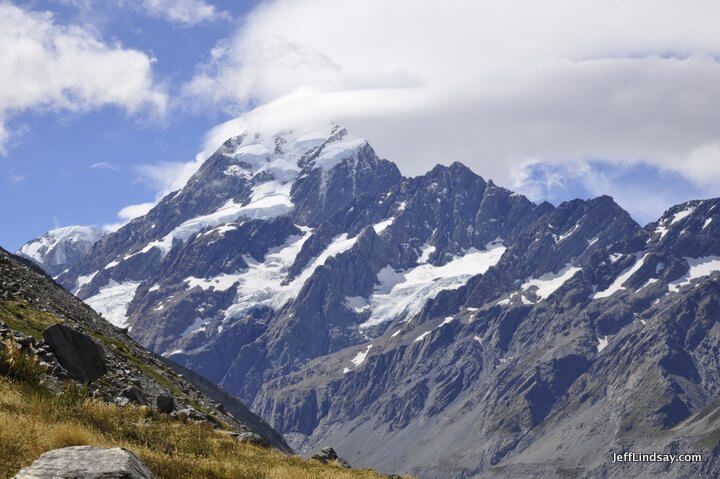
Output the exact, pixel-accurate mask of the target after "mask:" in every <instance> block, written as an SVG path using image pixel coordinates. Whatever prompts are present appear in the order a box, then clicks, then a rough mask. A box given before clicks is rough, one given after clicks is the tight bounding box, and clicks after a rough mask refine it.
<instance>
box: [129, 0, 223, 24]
mask: <svg viewBox="0 0 720 479" xmlns="http://www.w3.org/2000/svg"><path fill="white" fill-rule="evenodd" d="M142 7H143V9H144V10H145V11H146V12H147V13H149V14H150V15H152V16H155V17H160V18H164V19H165V20H167V21H169V22H172V23H180V24H184V25H195V24H198V23H202V22H207V21H212V20H217V19H218V18H224V17H225V16H226V15H225V14H224V13H222V12H220V11H218V10H217V9H216V8H215V6H213V5H211V4H209V3H207V2H205V1H203V0H142Z"/></svg>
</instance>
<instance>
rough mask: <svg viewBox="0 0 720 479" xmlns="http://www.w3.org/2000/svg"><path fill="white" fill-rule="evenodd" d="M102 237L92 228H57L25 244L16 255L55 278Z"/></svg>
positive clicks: (97, 230) (101, 233)
mask: <svg viewBox="0 0 720 479" xmlns="http://www.w3.org/2000/svg"><path fill="white" fill-rule="evenodd" d="M102 235H103V232H102V230H101V229H99V228H95V227H92V226H67V227H65V228H57V229H54V230H50V231H48V232H47V233H45V234H44V235H43V236H41V237H40V238H37V239H34V240H32V241H29V242H27V243H25V244H24V245H23V246H22V247H21V248H20V249H19V250H18V251H17V254H18V255H20V256H24V257H25V258H28V259H30V260H32V261H34V262H35V263H37V264H38V265H39V266H40V267H42V268H43V269H44V270H45V271H46V272H48V273H49V274H50V275H51V276H57V275H58V274H60V273H61V272H62V271H63V270H65V269H67V268H68V267H70V266H72V265H73V264H75V263H77V262H78V261H79V260H80V258H82V257H83V256H85V255H86V254H87V253H88V252H89V251H90V248H92V246H93V245H94V244H95V243H97V242H98V240H99V239H100V238H101V237H102Z"/></svg>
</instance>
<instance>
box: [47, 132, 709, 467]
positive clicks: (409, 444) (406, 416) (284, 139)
mask: <svg viewBox="0 0 720 479" xmlns="http://www.w3.org/2000/svg"><path fill="white" fill-rule="evenodd" d="M718 203H720V201H719V200H707V201H697V202H690V203H687V204H683V205H678V206H676V207H674V208H672V209H670V210H669V211H668V212H667V213H666V214H665V215H664V216H663V217H662V218H661V219H660V220H659V221H658V222H655V223H653V224H650V225H648V226H647V227H645V228H642V227H640V226H639V225H637V224H636V223H635V222H634V221H633V220H632V218H630V216H629V215H628V214H627V213H626V212H625V211H624V210H623V209H622V208H620V207H619V206H618V205H617V204H615V203H614V201H613V200H612V199H611V198H609V197H600V198H596V199H593V200H587V201H585V200H575V201H570V202H566V203H563V204H561V205H559V206H557V207H554V206H553V205H550V204H549V203H541V204H534V203H532V202H530V201H529V200H527V199H526V198H525V197H523V196H522V195H518V194H514V193H512V192H511V191H508V190H506V189H504V188H501V187H498V186H496V185H495V184H493V182H492V181H486V180H484V179H483V178H481V177H479V176H477V175H476V174H475V173H473V172H472V171H470V170H469V169H468V168H466V167H465V166H463V165H461V164H458V163H454V164H452V165H450V166H437V167H435V168H434V169H433V170H431V171H429V172H428V173H426V174H425V175H422V176H419V177H416V178H404V177H402V176H401V175H400V173H399V172H398V170H397V168H396V167H395V166H394V165H393V164H392V163H390V162H388V161H386V160H382V159H380V158H378V157H377V155H376V154H375V153H374V151H373V150H372V148H371V147H370V146H369V145H368V144H367V142H365V141H364V140H362V139H359V138H356V137H353V136H352V135H350V134H349V133H348V132H347V131H345V130H344V129H343V128H341V127H337V126H336V127H333V128H332V129H329V130H328V131H326V132H310V133H302V134H298V133H293V132H280V133H267V132H265V133H254V132H246V133H244V134H243V135H240V136H238V137H235V138H231V139H229V140H228V141H226V142H225V144H223V145H222V146H221V147H220V149H219V150H218V151H217V152H216V153H215V154H214V155H213V156H211V157H210V158H209V159H208V160H207V161H206V162H205V163H204V164H203V166H202V168H200V170H199V171H198V172H197V173H196V174H195V176H193V178H191V179H190V181H189V182H188V183H187V185H186V186H185V187H184V188H183V189H181V190H179V191H177V192H174V193H172V194H170V195H168V196H167V197H166V198H164V199H163V200H162V201H161V202H160V203H159V204H158V205H157V206H156V207H155V208H154V209H153V210H151V211H150V212H149V213H148V214H147V215H146V216H144V217H141V218H138V219H136V220H133V221H132V222H131V223H130V224H128V225H127V226H125V227H124V228H122V229H120V230H119V231H118V232H116V233H113V234H109V235H106V236H104V237H103V238H102V240H100V241H99V242H98V243H97V244H95V245H94V246H93V248H92V249H91V251H90V252H89V253H88V254H87V255H86V256H85V257H84V258H82V259H81V260H80V261H79V262H77V263H76V264H75V265H73V266H71V267H70V268H69V269H68V271H67V272H65V273H63V274H61V275H60V276H59V277H58V281H59V282H61V284H63V285H64V286H65V287H66V288H68V289H70V290H72V291H75V292H76V293H77V294H78V295H79V296H80V297H81V298H84V299H85V300H86V301H87V302H88V304H90V305H91V306H93V307H94V308H95V309H97V310H98V311H99V312H101V313H102V314H103V315H104V316H105V317H106V318H107V319H109V320H110V321H113V322H114V323H115V324H117V325H121V326H125V325H127V326H128V327H129V328H130V334H131V335H132V336H133V337H134V338H136V339H138V340H139V341H140V342H141V343H142V344H144V345H146V346H148V347H149V348H151V349H152V350H154V351H156V352H158V353H161V354H162V355H163V356H165V357H167V358H169V359H171V360H173V361H176V362H179V363H180V364H183V365H184V366H186V367H188V368H190V369H192V370H193V371H195V372H197V373H199V374H201V375H202V376H204V377H206V378H208V379H209V380H210V381H212V382H214V383H216V384H220V385H222V386H223V387H225V388H226V389H227V390H228V391H230V392H232V393H234V394H236V395H238V396H239V397H241V398H242V399H244V400H245V401H247V402H251V403H252V404H253V405H254V407H255V408H256V410H258V411H259V412H260V414H261V415H262V416H263V417H265V418H266V419H267V420H268V421H269V422H270V423H271V424H272V425H273V426H274V427H275V428H276V429H277V430H278V431H280V432H282V433H283V434H284V435H285V437H286V438H287V439H288V440H289V441H290V443H291V444H292V445H293V446H294V447H296V448H298V449H299V450H302V451H304V452H310V451H313V450H315V449H317V448H318V447H319V446H320V445H321V444H323V443H324V442H326V441H330V442H331V443H333V444H337V445H338V446H339V447H338V450H339V451H340V453H341V454H342V455H343V456H346V457H347V458H348V459H349V460H350V462H351V463H353V464H355V463H357V464H372V465H374V466H379V467H380V468H381V469H387V470H396V471H403V472H409V473H413V474H416V475H418V476H419V477H428V478H434V477H448V478H454V477H461V478H464V477H485V476H487V477H493V475H498V474H500V475H503V474H504V475H507V477H523V476H527V477H553V476H562V477H567V476H568V475H570V476H571V477H625V476H627V477H640V476H641V475H642V474H646V475H651V474H652V473H653V471H657V469H653V468H644V469H641V468H640V466H635V467H633V466H630V467H629V468H628V469H618V468H617V467H610V465H609V464H608V462H609V458H610V457H611V453H612V452H614V451H625V450H636V449H639V448H643V451H642V452H644V451H650V452H652V450H657V452H663V451H667V450H674V451H688V452H693V451H695V450H696V449H697V450H702V451H704V453H705V456H706V461H704V462H703V463H701V464H684V465H682V466H681V467H680V466H678V465H675V466H673V467H672V468H670V470H669V471H667V472H668V474H670V477H673V476H672V475H673V474H675V476H677V477H687V475H692V476H693V477H713V474H717V471H718V467H719V466H718V460H717V456H718V445H717V428H718V423H717V416H716V415H713V414H712V413H710V412H708V410H707V408H708V407H711V406H710V405H711V404H713V402H712V401H713V400H714V399H715V398H717V397H718V395H719V394H720V376H719V373H718V371H719V369H718V366H719V364H718V357H719V356H720V355H718V352H719V351H718V344H719V342H718V339H719V338H718V335H719V334H720V326H719V325H718V320H719V314H718V312H719V311H720V303H719V299H720V298H718V287H719V285H718V280H720V273H718V271H720V239H718V238H720V229H718V228H720V209H718V208H716V206H717V204H718ZM700 416H702V417H704V418H705V419H703V420H702V421H700V420H698V419H697V418H698V417H700ZM369 437H372V438H374V440H372V441H368V438H369ZM657 467H661V466H659V465H658V466H657ZM663 467H664V466H663ZM623 475H625V476H623Z"/></svg>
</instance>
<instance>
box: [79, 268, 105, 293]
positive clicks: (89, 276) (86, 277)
mask: <svg viewBox="0 0 720 479" xmlns="http://www.w3.org/2000/svg"><path fill="white" fill-rule="evenodd" d="M99 272H100V271H95V272H94V273H90V274H86V275H84V276H78V279H77V288H76V289H75V293H77V292H78V291H80V289H81V288H82V287H83V286H85V285H86V284H88V283H90V282H91V281H92V280H93V278H94V277H95V275H97V274H98V273H99Z"/></svg>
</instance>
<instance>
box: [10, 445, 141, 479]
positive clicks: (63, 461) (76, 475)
mask: <svg viewBox="0 0 720 479" xmlns="http://www.w3.org/2000/svg"><path fill="white" fill-rule="evenodd" d="M43 478H47V479H51V478H73V479H117V478H123V479H154V476H153V475H152V473H151V472H150V470H148V468H147V466H145V464H144V463H143V462H142V461H141V460H140V459H139V458H138V457H137V456H136V455H135V454H133V453H132V452H130V451H128V450H126V449H121V448H119V447H116V448H113V449H102V448H98V447H91V446H73V447H65V448H62V449H54V450H52V451H48V452H46V453H45V454H43V455H42V456H40V457H39V458H38V459H37V460H35V462H33V463H32V464H31V465H30V466H29V467H26V468H25V469H23V470H21V471H20V472H18V473H17V475H16V476H15V479H43Z"/></svg>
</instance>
